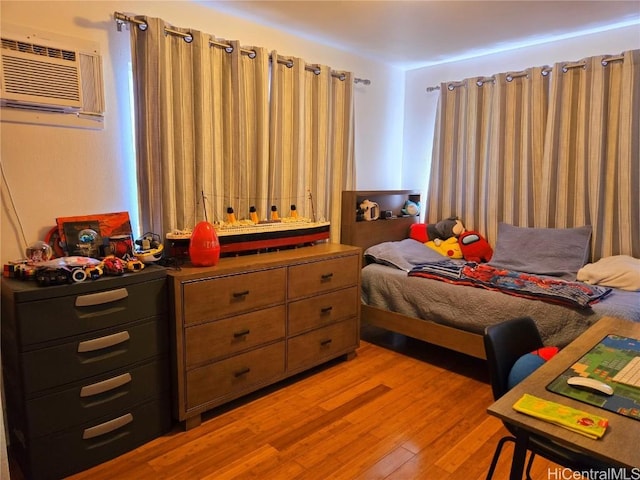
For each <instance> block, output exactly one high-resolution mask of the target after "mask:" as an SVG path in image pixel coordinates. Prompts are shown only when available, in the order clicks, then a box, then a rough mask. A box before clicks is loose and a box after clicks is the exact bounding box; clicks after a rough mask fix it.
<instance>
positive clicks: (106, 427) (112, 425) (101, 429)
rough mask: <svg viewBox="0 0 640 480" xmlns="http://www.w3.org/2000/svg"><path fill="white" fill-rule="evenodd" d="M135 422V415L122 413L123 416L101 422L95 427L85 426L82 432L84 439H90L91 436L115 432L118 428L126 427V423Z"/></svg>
mask: <svg viewBox="0 0 640 480" xmlns="http://www.w3.org/2000/svg"><path fill="white" fill-rule="evenodd" d="M131 422H133V415H131V414H130V413H127V414H126V415H122V416H121V417H118V418H114V419H113V420H109V421H108V422H104V423H101V424H100V425H96V426H95V427H89V428H85V430H84V432H83V433H82V439H83V440H89V439H91V438H95V437H99V436H100V435H105V434H107V433H110V432H113V431H114V430H117V429H118V428H121V427H124V426H125V425H127V424H129V423H131Z"/></svg>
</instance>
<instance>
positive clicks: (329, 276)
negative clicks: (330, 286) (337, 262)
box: [320, 273, 333, 282]
mask: <svg viewBox="0 0 640 480" xmlns="http://www.w3.org/2000/svg"><path fill="white" fill-rule="evenodd" d="M331 277H333V273H323V274H322V275H321V276H320V278H321V279H322V281H323V282H326V281H327V280H331Z"/></svg>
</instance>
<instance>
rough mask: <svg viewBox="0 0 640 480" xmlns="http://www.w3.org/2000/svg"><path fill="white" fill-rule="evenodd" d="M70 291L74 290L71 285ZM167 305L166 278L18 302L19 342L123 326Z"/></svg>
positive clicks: (164, 310) (165, 308)
mask: <svg viewBox="0 0 640 480" xmlns="http://www.w3.org/2000/svg"><path fill="white" fill-rule="evenodd" d="M97 285H99V284H96V286H97ZM70 287H73V285H71V286H70ZM52 288H54V287H52ZM69 290H70V291H73V289H72V288H69ZM168 305H169V303H168V298H167V284H166V280H165V279H164V278H162V279H159V280H153V281H149V282H141V283H135V284H131V285H126V286H124V287H120V288H113V289H108V290H96V291H91V292H88V293H82V294H78V295H66V296H59V297H56V298H50V299H47V300H37V301H32V302H24V303H17V304H16V323H17V328H18V330H19V334H18V339H19V340H18V341H19V342H20V343H21V344H22V345H24V346H28V345H32V344H37V343H41V342H47V341H51V340H56V339H60V338H65V337H69V336H73V335H78V334H83V333H86V332H90V331H93V330H101V329H104V328H109V327H113V326H116V325H123V324H126V323H130V322H135V321H136V320H141V319H144V318H149V317H153V316H156V315H160V314H164V313H166V312H167V311H168Z"/></svg>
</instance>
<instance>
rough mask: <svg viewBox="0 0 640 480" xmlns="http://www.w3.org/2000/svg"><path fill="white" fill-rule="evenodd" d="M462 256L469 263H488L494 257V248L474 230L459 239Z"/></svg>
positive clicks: (466, 232) (463, 233) (463, 234)
mask: <svg viewBox="0 0 640 480" xmlns="http://www.w3.org/2000/svg"><path fill="white" fill-rule="evenodd" d="M458 243H459V244H460V250H461V251H462V256H463V257H464V259H465V260H466V261H467V262H476V263H480V262H488V261H489V260H491V257H492V256H493V248H491V245H489V242H487V240H486V239H485V238H484V237H483V236H482V235H480V234H479V233H478V232H476V231H473V230H467V231H464V232H462V233H461V234H460V236H459V237H458Z"/></svg>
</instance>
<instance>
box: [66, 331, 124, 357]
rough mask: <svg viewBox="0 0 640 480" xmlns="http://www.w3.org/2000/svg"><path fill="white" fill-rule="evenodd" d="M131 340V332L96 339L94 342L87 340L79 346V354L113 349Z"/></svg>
mask: <svg viewBox="0 0 640 480" xmlns="http://www.w3.org/2000/svg"><path fill="white" fill-rule="evenodd" d="M127 340H129V332H127V331H126V330H125V331H124V332H118V333H114V334H113V335H105V336H104V337H100V338H94V339H93V340H85V341H84V342H80V343H79V344H78V353H83V352H93V351H95V350H102V349H103V348H109V347H113V346H114V345H118V344H119V343H123V342H126V341H127Z"/></svg>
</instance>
